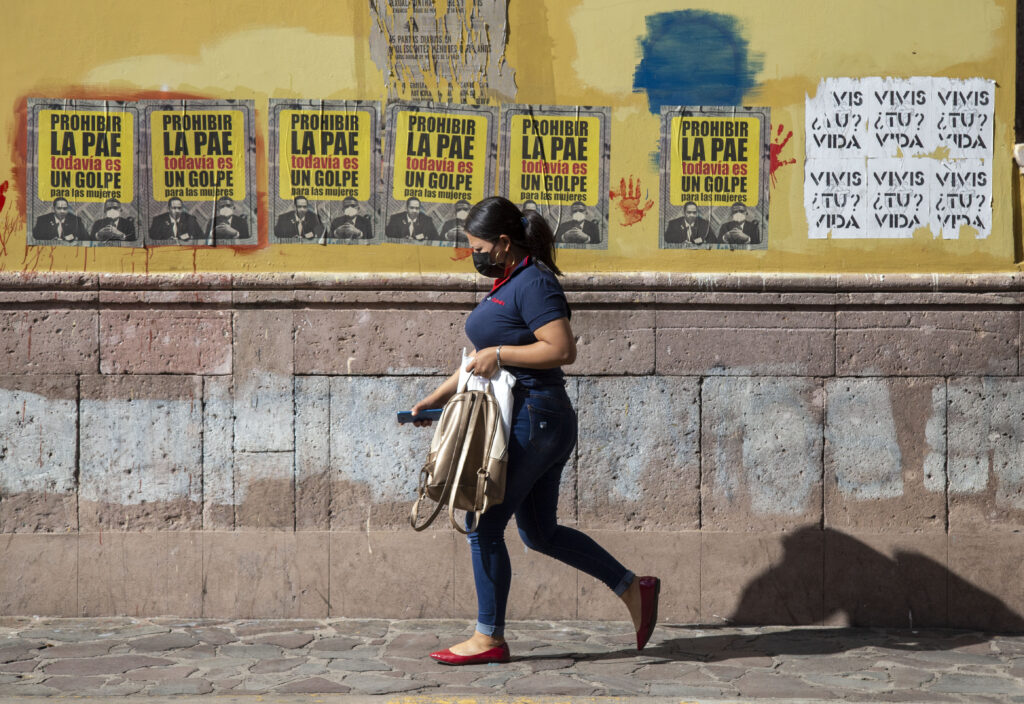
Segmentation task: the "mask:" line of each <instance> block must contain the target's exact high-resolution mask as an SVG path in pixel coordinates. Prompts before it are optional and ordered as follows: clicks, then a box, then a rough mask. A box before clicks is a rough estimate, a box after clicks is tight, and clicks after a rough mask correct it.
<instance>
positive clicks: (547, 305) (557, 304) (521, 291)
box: [466, 257, 572, 388]
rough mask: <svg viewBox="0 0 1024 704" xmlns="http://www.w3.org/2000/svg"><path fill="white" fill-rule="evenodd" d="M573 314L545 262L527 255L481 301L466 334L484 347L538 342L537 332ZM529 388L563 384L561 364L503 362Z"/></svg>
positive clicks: (518, 380) (475, 343) (519, 382)
mask: <svg viewBox="0 0 1024 704" xmlns="http://www.w3.org/2000/svg"><path fill="white" fill-rule="evenodd" d="M571 315H572V313H571V312H570V311H569V303H568V302H567V301H566V300H565V292H564V291H562V285H561V284H559V283H558V279H556V278H555V275H554V273H553V272H552V271H551V270H550V269H548V268H547V266H545V265H544V264H543V263H542V262H539V261H534V259H533V257H527V258H526V259H524V260H523V261H522V262H521V263H520V264H519V266H517V267H516V268H515V270H514V271H513V272H512V273H511V274H510V275H509V277H508V278H507V279H505V280H504V281H499V282H498V283H497V284H495V287H494V288H493V289H491V292H490V293H489V294H488V295H487V297H486V298H484V299H483V300H482V301H480V303H479V304H477V307H476V308H474V309H473V312H472V313H470V314H469V318H467V319H466V335H467V336H468V337H469V340H470V342H472V343H473V347H475V348H476V349H478V350H482V349H484V348H485V347H497V346H498V345H529V344H532V343H534V342H536V341H537V338H536V336H534V334H533V331H534V330H536V329H538V328H540V327H543V326H544V325H547V324H548V323H550V322H551V321H552V320H558V319H559V318H568V317H570V316H571ZM502 366H504V367H505V369H508V370H509V372H511V373H512V374H514V375H515V377H516V385H517V386H522V387H525V388H537V387H539V386H552V385H555V386H563V385H564V384H565V375H564V374H563V373H562V368H561V367H555V368H554V369H526V368H524V367H512V366H509V365H507V364H504V365H502Z"/></svg>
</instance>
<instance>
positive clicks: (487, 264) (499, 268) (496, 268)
mask: <svg viewBox="0 0 1024 704" xmlns="http://www.w3.org/2000/svg"><path fill="white" fill-rule="evenodd" d="M473 266H475V267H476V270H477V271H479V272H480V275H481V276H487V277H490V278H492V279H497V278H499V277H501V276H504V275H505V265H504V264H498V263H497V262H492V261H491V253H490V252H473Z"/></svg>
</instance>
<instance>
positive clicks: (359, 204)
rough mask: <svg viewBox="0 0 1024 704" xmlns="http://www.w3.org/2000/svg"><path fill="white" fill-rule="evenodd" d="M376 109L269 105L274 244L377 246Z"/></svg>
mask: <svg viewBox="0 0 1024 704" xmlns="http://www.w3.org/2000/svg"><path fill="white" fill-rule="evenodd" d="M378 135H379V132H378V106H377V103H375V102H365V101H332V100H277V99H273V98H272V99H271V100H270V210H271V213H270V222H271V223H272V231H271V235H270V241H271V242H275V243H279V244H296V243H299V244H301V243H316V244H377V243H379V241H380V238H379V237H378V236H377V234H376V227H377V223H378V220H379V217H378V215H379V214H378V212H377V167H378V162H379V161H380V142H379V136H378Z"/></svg>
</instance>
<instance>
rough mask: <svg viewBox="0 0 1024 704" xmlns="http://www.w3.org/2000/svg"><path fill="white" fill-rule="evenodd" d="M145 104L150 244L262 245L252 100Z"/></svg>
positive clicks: (147, 237)
mask: <svg viewBox="0 0 1024 704" xmlns="http://www.w3.org/2000/svg"><path fill="white" fill-rule="evenodd" d="M140 105H141V106H142V121H143V127H142V150H141V151H142V154H143V155H144V158H145V159H146V163H145V165H144V167H143V169H142V173H143V174H144V176H143V179H142V180H143V181H144V185H145V189H146V195H145V199H146V206H147V225H148V227H147V234H146V244H147V246H160V245H197V244H203V245H217V244H232V245H255V244H257V243H258V240H259V233H258V231H257V229H258V223H257V219H256V180H255V174H256V137H255V128H254V125H253V119H254V115H255V108H254V106H253V101H251V100H174V101H166V102H165V101H151V100H150V101H142V102H141V103H140Z"/></svg>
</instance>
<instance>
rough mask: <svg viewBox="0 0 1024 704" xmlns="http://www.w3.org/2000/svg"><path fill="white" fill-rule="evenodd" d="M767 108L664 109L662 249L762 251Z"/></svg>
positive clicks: (765, 217)
mask: <svg viewBox="0 0 1024 704" xmlns="http://www.w3.org/2000/svg"><path fill="white" fill-rule="evenodd" d="M770 132H771V114H770V110H769V108H767V107H709V106H699V107H667V106H666V107H662V109H661V203H662V206H661V223H660V224H661V228H660V230H661V231H660V246H661V247H662V248H669V249H672V248H676V249H678V248H698V249H764V248H766V246H767V243H768V179H769V171H768V164H767V160H768V156H769V153H770V152H769V146H770V145H769V139H770Z"/></svg>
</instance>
